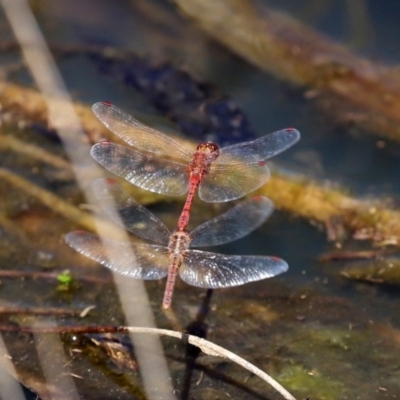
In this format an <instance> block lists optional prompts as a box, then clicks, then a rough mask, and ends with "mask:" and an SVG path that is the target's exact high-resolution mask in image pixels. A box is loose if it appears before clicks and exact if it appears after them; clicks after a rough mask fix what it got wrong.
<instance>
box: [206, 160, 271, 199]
mask: <svg viewBox="0 0 400 400" xmlns="http://www.w3.org/2000/svg"><path fill="white" fill-rule="evenodd" d="M217 160H218V159H217ZM269 176H270V173H269V169H268V167H267V166H266V165H265V164H264V162H260V163H259V162H256V163H253V164H240V163H236V164H218V163H217V162H214V163H211V168H210V172H209V173H208V174H207V175H206V176H205V177H204V178H203V180H202V182H201V183H200V186H199V196H200V198H201V199H202V200H204V201H206V202H208V203H222V202H226V201H231V200H236V199H239V198H241V197H243V196H244V195H246V194H247V193H250V192H253V191H254V190H256V189H258V188H260V187H261V186H262V185H264V183H265V182H267V180H268V179H269Z"/></svg>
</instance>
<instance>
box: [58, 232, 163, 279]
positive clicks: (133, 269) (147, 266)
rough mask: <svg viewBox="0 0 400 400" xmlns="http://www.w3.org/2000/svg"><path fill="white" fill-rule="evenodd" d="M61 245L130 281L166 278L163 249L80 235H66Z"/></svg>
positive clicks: (92, 235)
mask: <svg viewBox="0 0 400 400" xmlns="http://www.w3.org/2000/svg"><path fill="white" fill-rule="evenodd" d="M65 242H66V243H67V244H68V245H69V246H71V247H72V248H73V249H75V250H76V251H78V252H79V253H81V254H83V255H84V256H86V257H89V258H91V259H92V260H94V261H97V262H98V263H100V264H101V265H103V266H105V267H107V268H108V269H111V270H112V271H115V272H118V273H120V274H122V275H126V276H129V277H130V278H135V279H146V280H151V279H161V278H164V277H165V276H167V274H168V256H167V254H166V253H167V250H168V249H167V248H166V247H164V246H156V245H146V244H135V243H126V242H125V243H123V242H117V241H113V240H106V241H104V242H103V241H101V240H100V238H99V237H98V236H97V235H94V234H92V233H89V232H83V231H74V232H70V233H68V234H67V235H66V236H65ZM132 255H133V259H132Z"/></svg>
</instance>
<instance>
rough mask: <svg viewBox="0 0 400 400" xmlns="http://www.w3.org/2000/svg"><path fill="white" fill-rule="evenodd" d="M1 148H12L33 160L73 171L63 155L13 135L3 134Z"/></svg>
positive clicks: (0, 142)
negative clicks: (55, 153)
mask: <svg viewBox="0 0 400 400" xmlns="http://www.w3.org/2000/svg"><path fill="white" fill-rule="evenodd" d="M0 150H3V151H4V150H7V151H8V150H11V151H13V152H16V153H19V154H23V155H26V156H28V157H30V158H31V159H33V160H37V161H40V162H44V163H46V164H49V165H51V166H53V167H55V168H61V169H66V170H68V171H71V164H70V163H69V162H68V161H67V160H64V159H63V158H61V157H58V156H56V155H54V154H52V153H50V152H48V151H46V150H44V149H42V148H41V147H39V146H36V145H34V144H29V143H26V142H24V141H22V140H20V139H17V138H15V137H13V136H11V135H1V140H0Z"/></svg>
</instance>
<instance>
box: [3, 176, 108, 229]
mask: <svg viewBox="0 0 400 400" xmlns="http://www.w3.org/2000/svg"><path fill="white" fill-rule="evenodd" d="M0 179H1V180H5V181H7V182H8V183H10V184H11V185H13V186H15V187H17V188H18V189H20V190H22V191H24V192H26V193H27V194H29V195H30V196H32V197H34V198H35V199H36V200H38V201H40V202H41V203H43V204H45V205H46V206H47V207H49V208H50V209H51V210H54V211H55V212H57V213H58V214H61V215H63V216H64V217H65V218H67V219H69V220H71V221H74V222H75V223H77V224H79V225H80V226H82V227H84V228H86V229H89V230H91V231H94V230H95V222H94V217H93V216H92V215H90V214H88V213H85V212H82V211H80V210H79V209H78V208H77V207H75V206H73V205H71V204H68V203H67V202H65V201H64V200H62V199H61V198H59V197H58V196H56V195H54V194H52V193H50V192H49V191H48V190H45V189H43V188H41V187H39V186H37V185H35V184H34V183H31V182H29V181H28V180H26V179H24V178H22V177H21V176H19V175H17V174H14V173H13V172H11V171H8V170H6V169H4V168H0ZM99 222H100V223H102V224H106V226H109V227H110V228H111V227H112V224H107V223H106V222H103V221H99Z"/></svg>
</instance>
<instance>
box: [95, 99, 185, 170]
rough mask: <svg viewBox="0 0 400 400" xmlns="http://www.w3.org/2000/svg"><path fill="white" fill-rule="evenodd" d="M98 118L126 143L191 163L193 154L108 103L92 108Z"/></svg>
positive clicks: (158, 154) (98, 104)
mask: <svg viewBox="0 0 400 400" xmlns="http://www.w3.org/2000/svg"><path fill="white" fill-rule="evenodd" d="M92 110H93V113H94V114H95V115H96V117H97V118H98V119H99V120H100V121H101V122H102V123H103V124H104V125H105V126H106V127H107V128H108V129H109V130H110V131H112V132H114V133H115V134H116V135H117V136H119V137H120V138H121V139H122V140H124V141H125V142H126V143H129V144H130V145H131V146H133V147H136V148H138V149H141V150H145V151H148V152H151V153H156V155H157V156H158V157H160V156H164V155H167V156H170V157H171V156H172V157H174V158H179V159H181V160H182V161H185V162H188V163H189V162H190V161H191V159H192V153H191V152H190V151H189V150H187V149H185V148H184V147H183V146H181V145H180V144H179V143H178V142H176V141H175V140H173V139H172V138H171V137H169V136H167V135H164V134H163V133H161V132H159V131H157V130H155V129H152V128H149V127H148V126H146V125H143V124H142V123H140V122H139V121H138V120H136V119H135V118H133V117H131V116H130V115H129V114H127V113H125V112H124V111H122V110H120V109H119V108H118V107H115V106H114V105H112V104H110V103H106V102H103V103H102V102H100V103H96V104H94V105H93V107H92Z"/></svg>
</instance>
